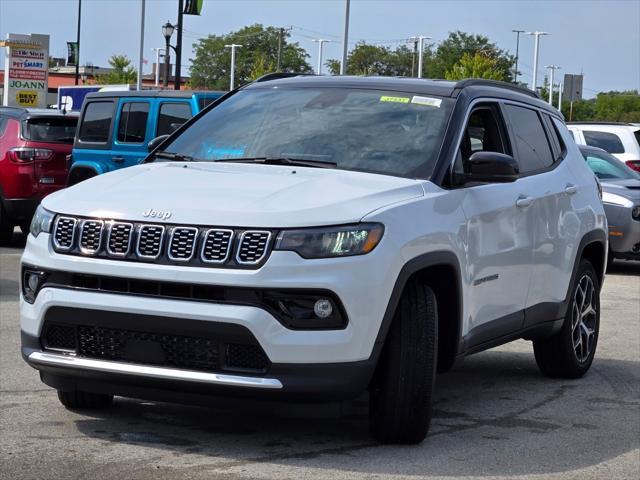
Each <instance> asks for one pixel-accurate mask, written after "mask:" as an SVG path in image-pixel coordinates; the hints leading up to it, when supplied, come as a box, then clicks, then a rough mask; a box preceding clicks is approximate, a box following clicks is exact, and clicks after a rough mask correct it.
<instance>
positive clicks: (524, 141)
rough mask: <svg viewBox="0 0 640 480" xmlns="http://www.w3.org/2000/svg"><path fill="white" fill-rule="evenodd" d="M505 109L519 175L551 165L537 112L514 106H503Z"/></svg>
mask: <svg viewBox="0 0 640 480" xmlns="http://www.w3.org/2000/svg"><path fill="white" fill-rule="evenodd" d="M505 109H506V111H507V114H508V116H509V121H510V122H511V131H512V132H513V135H514V138H513V141H512V144H513V146H514V148H515V151H516V152H517V153H516V160H517V161H518V164H519V166H520V173H529V172H535V171H537V170H543V169H545V168H548V167H550V166H551V165H553V154H552V152H551V147H550V145H549V140H548V139H547V134H546V133H545V130H544V127H543V126H542V123H541V119H540V115H539V114H538V112H536V111H535V110H531V109H529V108H524V107H518V106H516V105H505Z"/></svg>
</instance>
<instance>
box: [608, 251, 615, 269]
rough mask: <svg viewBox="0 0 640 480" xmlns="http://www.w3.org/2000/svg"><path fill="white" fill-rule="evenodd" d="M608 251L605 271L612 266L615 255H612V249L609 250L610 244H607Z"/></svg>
mask: <svg viewBox="0 0 640 480" xmlns="http://www.w3.org/2000/svg"><path fill="white" fill-rule="evenodd" d="M608 252H609V253H608V254H607V272H608V271H609V270H611V268H612V267H613V261H614V259H615V257H614V256H613V251H612V250H611V245H609V250H608Z"/></svg>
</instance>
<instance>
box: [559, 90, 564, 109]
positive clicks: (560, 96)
mask: <svg viewBox="0 0 640 480" xmlns="http://www.w3.org/2000/svg"><path fill="white" fill-rule="evenodd" d="M563 88H564V84H563V83H559V84H558V111H559V112H560V113H562V89H563Z"/></svg>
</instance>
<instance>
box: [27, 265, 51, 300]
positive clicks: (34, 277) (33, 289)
mask: <svg viewBox="0 0 640 480" xmlns="http://www.w3.org/2000/svg"><path fill="white" fill-rule="evenodd" d="M46 278H47V275H46V273H45V272H43V271H41V270H31V269H25V270H24V272H23V274H22V296H23V297H24V300H25V302H27V303H33V302H35V301H36V297H37V296H38V292H39V291H40V289H41V288H42V285H43V283H44V281H45V280H46Z"/></svg>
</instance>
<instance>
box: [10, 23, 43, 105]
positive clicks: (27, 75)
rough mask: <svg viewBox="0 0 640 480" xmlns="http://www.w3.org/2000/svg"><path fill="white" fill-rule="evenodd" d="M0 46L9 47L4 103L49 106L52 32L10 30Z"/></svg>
mask: <svg viewBox="0 0 640 480" xmlns="http://www.w3.org/2000/svg"><path fill="white" fill-rule="evenodd" d="M0 47H5V48H6V52H5V53H6V55H5V64H4V96H3V98H2V104H3V105H8V106H13V107H38V108H46V107H47V80H48V72H49V35H38V34H35V33H34V34H31V35H21V34H17V33H10V34H8V35H7V39H6V40H0Z"/></svg>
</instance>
